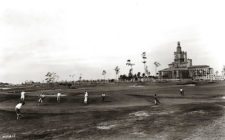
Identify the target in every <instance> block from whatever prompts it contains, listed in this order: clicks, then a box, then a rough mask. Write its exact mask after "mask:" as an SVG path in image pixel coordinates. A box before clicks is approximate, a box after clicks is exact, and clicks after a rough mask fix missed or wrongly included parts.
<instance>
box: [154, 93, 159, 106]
mask: <svg viewBox="0 0 225 140" xmlns="http://www.w3.org/2000/svg"><path fill="white" fill-rule="evenodd" d="M154 103H155V105H158V104H160V102H159V99H158V98H157V95H156V94H155V96H154Z"/></svg>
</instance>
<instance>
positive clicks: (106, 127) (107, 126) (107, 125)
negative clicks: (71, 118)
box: [97, 122, 117, 130]
mask: <svg viewBox="0 0 225 140" xmlns="http://www.w3.org/2000/svg"><path fill="white" fill-rule="evenodd" d="M111 123H112V122H102V123H100V124H99V125H98V126H97V129H101V130H109V129H112V128H114V127H116V126H117V125H116V124H111Z"/></svg>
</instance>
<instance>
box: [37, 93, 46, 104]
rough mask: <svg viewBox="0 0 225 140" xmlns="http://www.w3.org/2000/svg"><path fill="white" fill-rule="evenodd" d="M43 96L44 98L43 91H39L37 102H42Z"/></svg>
mask: <svg viewBox="0 0 225 140" xmlns="http://www.w3.org/2000/svg"><path fill="white" fill-rule="evenodd" d="M44 98H45V95H44V94H43V93H41V94H40V96H39V99H38V103H42V102H43V100H44Z"/></svg>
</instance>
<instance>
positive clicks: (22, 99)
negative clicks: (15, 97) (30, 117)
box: [20, 91, 25, 102]
mask: <svg viewBox="0 0 225 140" xmlns="http://www.w3.org/2000/svg"><path fill="white" fill-rule="evenodd" d="M20 100H21V101H22V102H24V101H25V92H24V91H22V92H21V96H20Z"/></svg>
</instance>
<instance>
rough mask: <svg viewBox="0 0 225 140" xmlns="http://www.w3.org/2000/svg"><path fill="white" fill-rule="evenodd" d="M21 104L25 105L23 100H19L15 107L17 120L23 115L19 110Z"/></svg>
mask: <svg viewBox="0 0 225 140" xmlns="http://www.w3.org/2000/svg"><path fill="white" fill-rule="evenodd" d="M23 105H25V102H20V103H18V104H17V105H16V107H15V111H16V116H17V120H19V119H20V118H21V117H23V115H22V114H21V112H20V109H21V108H22V106H23Z"/></svg>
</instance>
